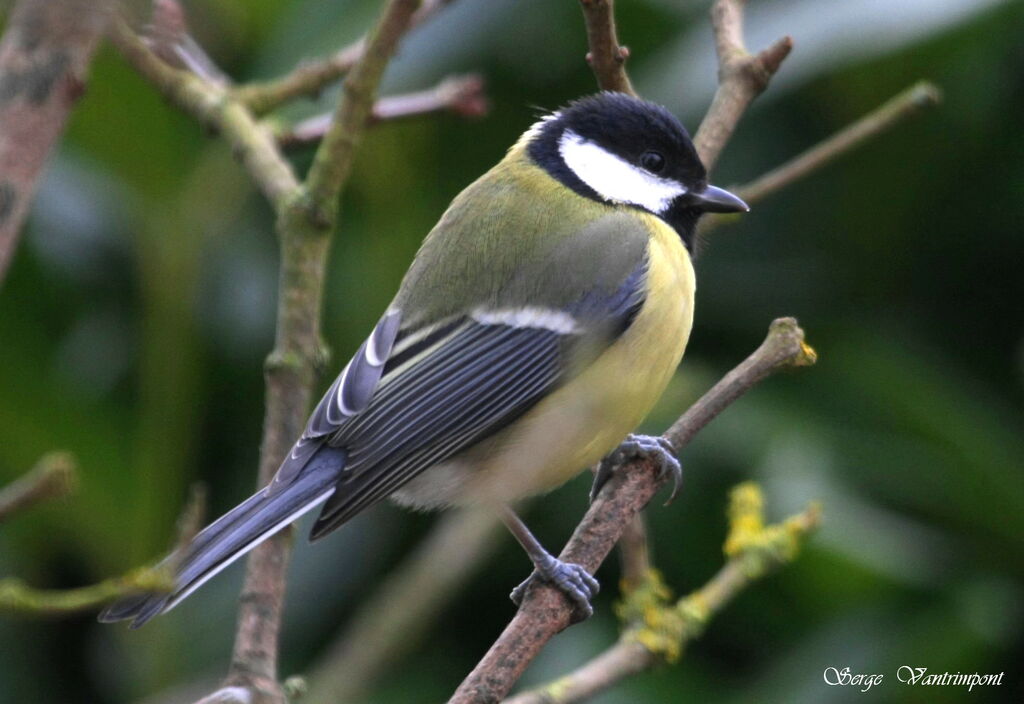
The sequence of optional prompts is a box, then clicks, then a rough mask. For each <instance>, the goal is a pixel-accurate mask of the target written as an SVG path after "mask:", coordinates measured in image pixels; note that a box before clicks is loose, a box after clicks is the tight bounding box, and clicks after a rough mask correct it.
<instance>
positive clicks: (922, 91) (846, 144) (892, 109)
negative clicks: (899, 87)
mask: <svg viewBox="0 0 1024 704" xmlns="http://www.w3.org/2000/svg"><path fill="white" fill-rule="evenodd" d="M941 100H942V92H941V91H940V90H939V88H938V87H937V86H936V85H935V84H933V83H929V82H928V81H921V82H919V83H915V84H914V85H912V86H911V87H910V88H907V89H906V90H904V91H903V92H902V93H900V94H898V95H896V96H895V97H893V98H891V99H890V100H888V101H887V102H886V103H884V104H883V105H881V106H879V107H878V108H876V109H874V110H872V111H871V112H870V113H868V114H867V115H865V116H864V117H862V118H860V119H859V120H857V121H856V122H854V123H852V124H850V125H847V126H846V127H844V128H843V129H842V130H840V131H839V132H836V133H835V134H834V135H832V136H831V137H829V138H828V139H826V140H824V141H823V142H819V143H818V144H816V145H815V146H813V147H811V148H810V149H808V150H807V151H805V152H803V153H802V154H799V155H798V156H796V157H794V158H792V159H790V160H789V161H787V162H786V163H784V164H782V165H781V166H777V167H776V168H774V169H772V170H771V171H769V172H768V173H766V174H764V175H762V176H759V177H758V178H757V179H755V180H754V181H751V182H750V183H748V184H746V185H743V186H740V187H739V188H738V189H737V191H736V192H737V194H738V195H739V196H740V197H741V198H743V200H745V201H746V202H747V203H756V202H757V201H759V200H762V199H763V198H765V197H766V196H769V195H771V194H772V193H775V192H776V191H779V190H781V189H782V188H784V187H786V186H789V185H790V184H792V183H794V182H796V181H799V180H800V179H802V178H804V177H805V176H807V175H808V174H810V173H812V172H814V171H817V170H818V169H820V168H822V167H823V166H825V165H826V164H828V163H829V162H831V161H834V160H835V159H837V158H839V157H840V156H842V155H844V154H846V153H847V152H850V151H852V150H853V149H855V148H857V147H859V146H860V145H861V144H863V143H864V142H866V141H868V140H869V139H871V138H873V137H877V136H878V135H880V134H881V133H883V132H885V131H886V130H888V129H890V128H892V127H893V126H895V125H897V124H899V123H900V122H902V121H903V120H905V119H906V118H908V117H911V116H913V115H916V114H918V113H919V112H921V111H922V110H923V109H925V108H928V107H932V106H934V105H938V104H939V102H940V101H941Z"/></svg>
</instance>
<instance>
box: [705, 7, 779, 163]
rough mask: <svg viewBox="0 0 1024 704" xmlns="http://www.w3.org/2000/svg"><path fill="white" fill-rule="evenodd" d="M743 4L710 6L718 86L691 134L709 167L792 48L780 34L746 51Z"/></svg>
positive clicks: (715, 160) (716, 159)
mask: <svg viewBox="0 0 1024 704" xmlns="http://www.w3.org/2000/svg"><path fill="white" fill-rule="evenodd" d="M745 5H746V0H715V3H714V5H712V6H711V26H712V29H713V31H714V35H715V51H716V52H717V54H718V90H716V91H715V97H714V99H712V101H711V107H710V108H708V112H707V114H706V115H705V116H704V120H703V121H702V122H701V123H700V128H699V129H698V130H697V134H696V135H695V136H694V138H693V143H694V145H695V146H696V147H697V153H698V154H699V155H700V158H701V161H703V162H704V166H705V167H707V170H708V171H711V170H712V169H713V168H714V166H715V163H716V162H717V161H718V157H719V155H720V154H721V153H722V149H723V148H724V147H725V145H726V143H727V142H728V141H729V138H730V137H731V136H732V133H733V130H735V129H736V125H737V124H738V123H739V121H740V118H741V117H743V113H745V112H746V110H747V107H748V106H749V105H750V103H751V102H752V101H753V100H754V98H756V97H757V96H758V95H760V94H761V93H763V92H764V89H765V88H767V87H768V82H769V81H770V80H771V77H772V76H773V75H775V72H776V71H778V70H779V66H780V65H781V64H782V61H783V60H784V59H785V58H786V57H787V56H788V55H789V52H790V51H791V50H792V49H793V40H792V39H791V38H790V37H782V38H781V39H779V40H777V41H776V42H775V43H774V44H772V45H771V46H769V47H768V48H767V49H765V50H764V51H761V52H759V53H757V54H751V53H749V52H748V51H747V48H746V46H745V44H744V42H743V8H744V6H745Z"/></svg>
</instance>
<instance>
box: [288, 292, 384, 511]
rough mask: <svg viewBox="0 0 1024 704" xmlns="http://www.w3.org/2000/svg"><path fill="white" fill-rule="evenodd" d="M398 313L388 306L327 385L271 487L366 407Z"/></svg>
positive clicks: (297, 468) (299, 467)
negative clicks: (335, 376)
mask: <svg viewBox="0 0 1024 704" xmlns="http://www.w3.org/2000/svg"><path fill="white" fill-rule="evenodd" d="M401 318H402V316H401V313H400V312H399V311H397V310H389V311H388V312H387V313H385V314H384V316H383V317H382V318H381V319H380V321H379V322H378V323H377V325H376V326H375V327H374V328H373V332H371V333H370V336H369V337H368V338H366V341H365V342H363V344H362V345H360V347H359V349H358V350H356V353H355V355H353V357H352V359H351V360H349V363H348V364H347V365H345V368H344V369H343V370H342V372H341V374H339V375H338V378H337V379H335V380H334V383H333V384H331V387H330V388H329V389H327V392H326V393H325V394H324V396H323V398H322V399H320V403H318V404H317V406H316V408H315V409H313V413H312V414H311V415H310V417H309V421H308V422H307V423H306V429H305V430H304V431H303V433H302V436H301V437H300V438H299V439H298V441H297V442H296V443H295V445H293V446H292V449H291V451H290V452H289V453H288V455H287V456H286V457H285V458H284V461H283V462H282V463H281V467H280V469H278V470H277V474H276V475H275V476H274V481H273V482H271V485H270V489H271V491H273V489H274V487H276V486H280V485H282V484H286V483H288V482H290V481H291V480H293V479H294V478H295V477H296V476H297V475H298V474H299V472H301V471H302V468H303V467H305V466H306V463H307V462H309V459H310V458H311V457H312V456H313V453H314V452H316V450H317V448H319V447H320V446H321V445H322V444H323V443H324V441H325V440H327V438H328V436H330V435H332V434H333V433H336V432H337V431H338V429H339V428H340V427H342V425H344V424H345V423H346V422H347V421H348V420H349V419H350V418H352V417H353V416H356V415H358V414H359V413H361V412H362V411H364V410H365V409H366V407H367V406H368V405H369V403H370V399H371V398H372V397H373V393H374V391H375V390H376V388H377V385H378V383H379V382H380V378H381V376H382V375H383V373H384V365H385V364H386V363H387V360H388V358H389V356H390V355H391V348H392V347H393V345H394V343H395V338H396V337H397V336H398V329H399V326H400V324H401Z"/></svg>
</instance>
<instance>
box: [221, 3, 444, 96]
mask: <svg viewBox="0 0 1024 704" xmlns="http://www.w3.org/2000/svg"><path fill="white" fill-rule="evenodd" d="M450 2H452V0H425V1H424V2H423V4H422V6H421V7H420V8H419V9H418V10H417V11H416V12H415V13H414V14H413V16H412V18H411V19H410V21H409V27H410V28H412V27H415V26H417V25H419V24H422V23H423V22H425V21H426V20H427V19H429V18H430V17H432V16H433V15H434V14H435V13H436V12H437V11H438V10H440V9H442V8H443V7H444V6H445V5H447V4H449V3H450ZM366 46H367V38H366V37H363V38H361V39H359V40H358V41H356V42H353V43H352V44H350V45H349V46H346V47H344V48H343V49H340V50H338V51H337V52H335V53H334V54H332V55H331V56H328V57H327V58H324V59H319V60H317V61H309V62H305V63H302V64H300V65H299V66H298V67H296V68H295V69H294V70H293V71H292V72H291V73H289V74H288V75H286V76H282V77H280V78H275V79H272V80H269V81H264V82H254V83H249V84H246V85H242V86H238V87H237V88H235V90H234V97H235V99H236V100H238V101H240V102H241V103H243V104H244V105H246V106H248V108H249V109H250V110H251V111H252V112H253V113H254V114H256V115H264V114H266V113H268V112H270V111H271V110H273V109H275V108H277V107H279V106H280V105H283V104H284V103H287V102H289V101H291V100H294V99H295V98H301V97H303V96H315V95H316V94H318V93H319V92H320V91H321V90H323V89H324V88H325V87H327V86H328V85H330V84H331V83H333V82H334V81H336V80H338V79H339V78H341V77H342V76H344V75H345V74H346V73H348V72H349V71H350V70H351V69H352V67H353V66H355V64H356V62H357V61H359V59H360V58H362V56H363V53H364V52H365V50H366Z"/></svg>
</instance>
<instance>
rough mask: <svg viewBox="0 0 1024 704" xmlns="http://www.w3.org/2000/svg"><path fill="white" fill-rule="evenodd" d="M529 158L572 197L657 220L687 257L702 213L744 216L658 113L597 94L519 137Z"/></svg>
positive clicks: (681, 134) (647, 105)
mask: <svg viewBox="0 0 1024 704" xmlns="http://www.w3.org/2000/svg"><path fill="white" fill-rule="evenodd" d="M525 139H526V150H527V154H528V155H529V157H530V158H531V159H532V160H533V161H534V163H536V164H537V165H538V166H540V167H541V168H543V169H544V170H545V171H547V172H548V173H549V174H550V175H551V176H553V177H554V178H556V179H557V180H558V181H560V182H561V183H563V184H564V185H565V186H567V187H569V188H571V189H572V190H573V191H575V192H576V193H578V194H580V195H582V196H584V197H587V198H591V199H593V200H597V201H600V202H604V203H609V204H619V205H628V206H632V207H635V208H639V209H641V210H645V211H647V212H649V213H653V214H654V215H657V216H658V217H660V218H661V219H663V220H664V221H665V222H667V223H668V224H669V225H671V226H672V227H673V228H675V230H676V231H677V232H678V233H679V236H680V237H681V238H682V240H683V242H684V244H685V245H686V247H687V249H690V250H691V251H692V249H693V236H694V229H695V226H696V224H697V220H698V218H700V216H701V215H702V214H703V213H732V212H741V211H747V210H749V208H748V207H747V204H746V203H744V202H743V201H742V200H740V199H739V198H737V197H736V196H734V195H733V194H732V193H729V192H728V191H726V190H724V189H721V188H717V187H716V186H711V185H709V184H708V182H707V171H706V170H705V169H704V165H703V164H702V163H701V161H700V158H699V157H698V156H697V151H696V149H695V148H694V146H693V142H692V141H690V135H689V134H688V133H687V131H686V128H685V127H683V126H682V124H681V123H680V122H679V120H677V119H676V117H675V116H674V115H673V114H672V113H670V112H669V111H668V110H666V109H665V108H663V107H662V106H660V105H656V104H654V103H651V102H648V101H646V100H641V99H640V98H634V97H632V96H629V95H626V94H624V93H607V92H606V93H598V94H596V95H592V96H588V97H586V98H581V99H579V100H576V101H575V102H572V103H570V104H569V105H568V106H567V107H565V108H563V109H561V110H559V111H557V112H554V113H552V114H550V115H547V116H545V117H544V118H542V119H541V120H540V121H539V122H537V123H536V124H535V125H533V127H531V128H530V130H529V131H528V132H527V133H526V135H525Z"/></svg>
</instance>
